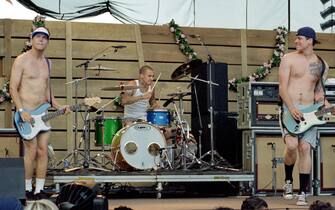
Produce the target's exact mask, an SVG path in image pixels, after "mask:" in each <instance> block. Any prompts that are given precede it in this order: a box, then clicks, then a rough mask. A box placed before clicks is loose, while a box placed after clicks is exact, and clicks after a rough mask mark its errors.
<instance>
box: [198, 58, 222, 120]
mask: <svg viewBox="0 0 335 210" xmlns="http://www.w3.org/2000/svg"><path fill="white" fill-rule="evenodd" d="M227 74H228V65H227V64H226V63H210V64H207V63H203V64H202V65H200V66H199V67H198V68H195V69H192V77H197V78H199V79H201V80H205V81H210V80H211V81H212V82H214V83H217V84H218V86H216V85H212V106H213V111H219V112H228V79H227ZM195 92H197V97H198V101H199V108H200V113H201V115H208V114H209V111H208V109H209V107H210V85H209V84H207V83H205V82H203V81H197V80H194V81H193V85H192V117H193V114H197V104H196V101H195V100H196V97H195Z"/></svg>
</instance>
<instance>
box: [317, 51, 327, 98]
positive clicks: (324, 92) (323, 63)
mask: <svg viewBox="0 0 335 210" xmlns="http://www.w3.org/2000/svg"><path fill="white" fill-rule="evenodd" d="M316 56H317V57H318V59H319V60H320V61H321V77H320V81H321V86H322V89H323V94H324V97H323V104H325V100H326V90H325V84H324V82H323V74H324V73H325V71H326V64H325V61H324V60H323V59H322V58H321V57H320V56H319V55H316Z"/></svg>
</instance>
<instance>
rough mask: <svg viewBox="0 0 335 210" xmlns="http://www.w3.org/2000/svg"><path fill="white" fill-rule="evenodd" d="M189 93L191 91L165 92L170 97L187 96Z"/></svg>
mask: <svg viewBox="0 0 335 210" xmlns="http://www.w3.org/2000/svg"><path fill="white" fill-rule="evenodd" d="M189 95H191V92H175V93H169V94H167V96H171V97H176V96H178V97H184V96H189Z"/></svg>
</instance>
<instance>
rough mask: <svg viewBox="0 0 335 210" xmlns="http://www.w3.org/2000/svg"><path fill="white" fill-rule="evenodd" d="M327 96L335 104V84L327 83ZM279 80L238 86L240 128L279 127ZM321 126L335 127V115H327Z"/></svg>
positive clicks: (238, 125)
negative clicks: (324, 122) (325, 122)
mask: <svg viewBox="0 0 335 210" xmlns="http://www.w3.org/2000/svg"><path fill="white" fill-rule="evenodd" d="M325 92H326V98H327V100H328V101H329V103H331V104H333V105H335V84H326V85H325ZM278 93H279V87H278V83H277V82H248V83H242V84H240V85H239V86H238V94H237V110H238V122H237V128H239V129H263V128H267V127H275V128H276V127H279V114H278V110H279V107H278V98H279V97H278ZM323 120H325V121H327V124H324V125H322V126H320V127H335V116H334V115H325V116H324V117H323Z"/></svg>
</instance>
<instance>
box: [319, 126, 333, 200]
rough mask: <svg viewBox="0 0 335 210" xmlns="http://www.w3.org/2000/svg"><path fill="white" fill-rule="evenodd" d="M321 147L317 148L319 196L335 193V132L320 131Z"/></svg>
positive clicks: (331, 130)
mask: <svg viewBox="0 0 335 210" xmlns="http://www.w3.org/2000/svg"><path fill="white" fill-rule="evenodd" d="M318 138H319V146H318V148H317V155H316V161H314V163H315V164H316V167H315V168H316V180H317V183H318V184H317V194H318V195H319V194H334V193H335V170H334V168H335V162H334V160H335V130H334V129H324V128H323V129H321V128H320V129H318Z"/></svg>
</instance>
